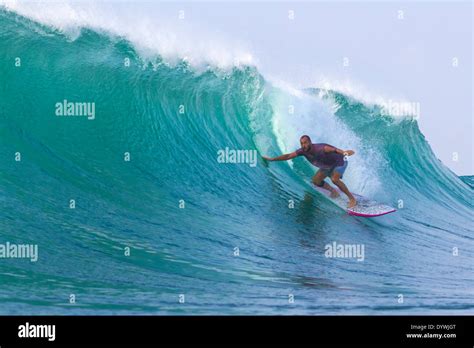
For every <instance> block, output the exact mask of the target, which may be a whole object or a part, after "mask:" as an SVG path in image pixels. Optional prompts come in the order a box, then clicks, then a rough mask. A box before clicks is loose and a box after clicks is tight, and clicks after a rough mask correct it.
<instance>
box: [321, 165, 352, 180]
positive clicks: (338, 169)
mask: <svg viewBox="0 0 474 348" xmlns="http://www.w3.org/2000/svg"><path fill="white" fill-rule="evenodd" d="M347 164H348V162H347V161H344V164H343V165H342V166H339V167H332V168H329V169H320V171H322V172H323V173H324V174H326V176H329V177H331V175H332V174H333V173H334V172H337V173H339V174H341V179H342V176H343V174H344V172H345V171H346V168H347Z"/></svg>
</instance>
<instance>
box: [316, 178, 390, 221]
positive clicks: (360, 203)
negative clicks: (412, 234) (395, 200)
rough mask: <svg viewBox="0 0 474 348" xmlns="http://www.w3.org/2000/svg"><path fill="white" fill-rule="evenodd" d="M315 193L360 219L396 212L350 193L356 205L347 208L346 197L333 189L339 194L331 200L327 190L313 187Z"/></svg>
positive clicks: (347, 201) (381, 204)
mask: <svg viewBox="0 0 474 348" xmlns="http://www.w3.org/2000/svg"><path fill="white" fill-rule="evenodd" d="M313 187H314V188H315V190H316V191H318V192H319V193H321V194H323V195H325V196H326V197H328V198H329V199H330V200H331V201H332V202H334V203H335V204H336V205H337V206H339V207H340V208H342V209H344V210H345V211H346V212H347V213H348V214H349V215H353V216H361V217H376V216H382V215H386V214H390V213H393V212H395V211H397V210H396V209H395V208H393V207H391V206H389V205H387V204H383V203H379V202H376V201H374V200H371V199H369V198H367V197H364V196H361V195H358V194H355V193H352V194H353V196H354V197H355V199H356V200H357V204H356V206H355V207H352V208H347V203H349V199H348V198H347V196H346V195H345V194H344V193H343V192H342V191H341V190H339V189H338V188H335V189H336V190H337V191H338V192H339V197H337V198H331V193H330V192H329V191H328V190H325V189H323V188H321V187H318V186H315V185H313Z"/></svg>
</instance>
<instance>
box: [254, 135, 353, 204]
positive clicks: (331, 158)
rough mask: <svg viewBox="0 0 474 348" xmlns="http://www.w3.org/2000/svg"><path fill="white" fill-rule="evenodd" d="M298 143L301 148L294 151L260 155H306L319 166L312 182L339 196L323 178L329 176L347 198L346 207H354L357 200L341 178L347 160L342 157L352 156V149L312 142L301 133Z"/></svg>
mask: <svg viewBox="0 0 474 348" xmlns="http://www.w3.org/2000/svg"><path fill="white" fill-rule="evenodd" d="M300 144H301V148H300V149H298V150H296V151H295V152H292V153H288V154H285V155H281V156H278V157H273V158H271V157H266V156H262V157H263V158H264V159H266V160H267V161H288V160H290V159H293V158H295V157H298V156H304V157H306V159H307V160H308V161H309V162H310V163H311V164H312V165H314V166H316V167H318V168H319V170H318V171H317V173H316V174H315V175H314V176H313V178H312V181H313V184H315V185H316V186H319V187H322V188H324V189H326V190H328V191H330V192H331V197H332V198H335V197H337V196H339V192H337V190H336V189H335V188H333V187H332V186H331V185H329V184H328V183H327V182H325V181H324V178H326V177H327V176H328V177H330V178H331V181H332V182H333V184H334V185H336V186H337V187H339V189H340V190H341V191H342V192H344V193H345V194H346V196H347V197H348V198H349V204H348V205H347V207H348V208H352V207H354V206H355V205H356V204H357V201H356V199H355V198H354V196H353V195H352V193H350V192H349V190H348V189H347V187H346V185H345V184H344V183H343V182H342V180H341V178H342V176H343V174H344V171H345V170H346V168H347V161H346V160H345V158H344V157H345V156H352V155H353V154H354V151H352V150H345V151H344V150H341V149H338V148H337V147H334V146H331V145H329V144H325V143H320V144H312V143H311V138H310V137H309V136H308V135H303V136H302V137H301V138H300Z"/></svg>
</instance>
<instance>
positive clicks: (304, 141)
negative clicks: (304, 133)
mask: <svg viewBox="0 0 474 348" xmlns="http://www.w3.org/2000/svg"><path fill="white" fill-rule="evenodd" d="M300 144H301V148H302V149H303V150H305V151H309V150H311V142H310V141H309V139H308V138H306V137H304V138H302V139H300Z"/></svg>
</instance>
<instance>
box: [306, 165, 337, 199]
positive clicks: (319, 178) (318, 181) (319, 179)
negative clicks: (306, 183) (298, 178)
mask: <svg viewBox="0 0 474 348" xmlns="http://www.w3.org/2000/svg"><path fill="white" fill-rule="evenodd" d="M326 176H327V173H326V172H325V171H324V170H321V169H320V170H318V172H317V173H316V174H315V175H314V176H313V178H312V179H311V180H312V182H313V184H315V185H316V186H319V187H322V188H323V189H326V190H328V191H330V192H331V197H332V198H335V197H337V196H339V193H338V192H337V191H336V190H335V189H334V188H333V187H331V186H330V185H329V184H328V183H327V182H326V181H324V178H325V177H326Z"/></svg>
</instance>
